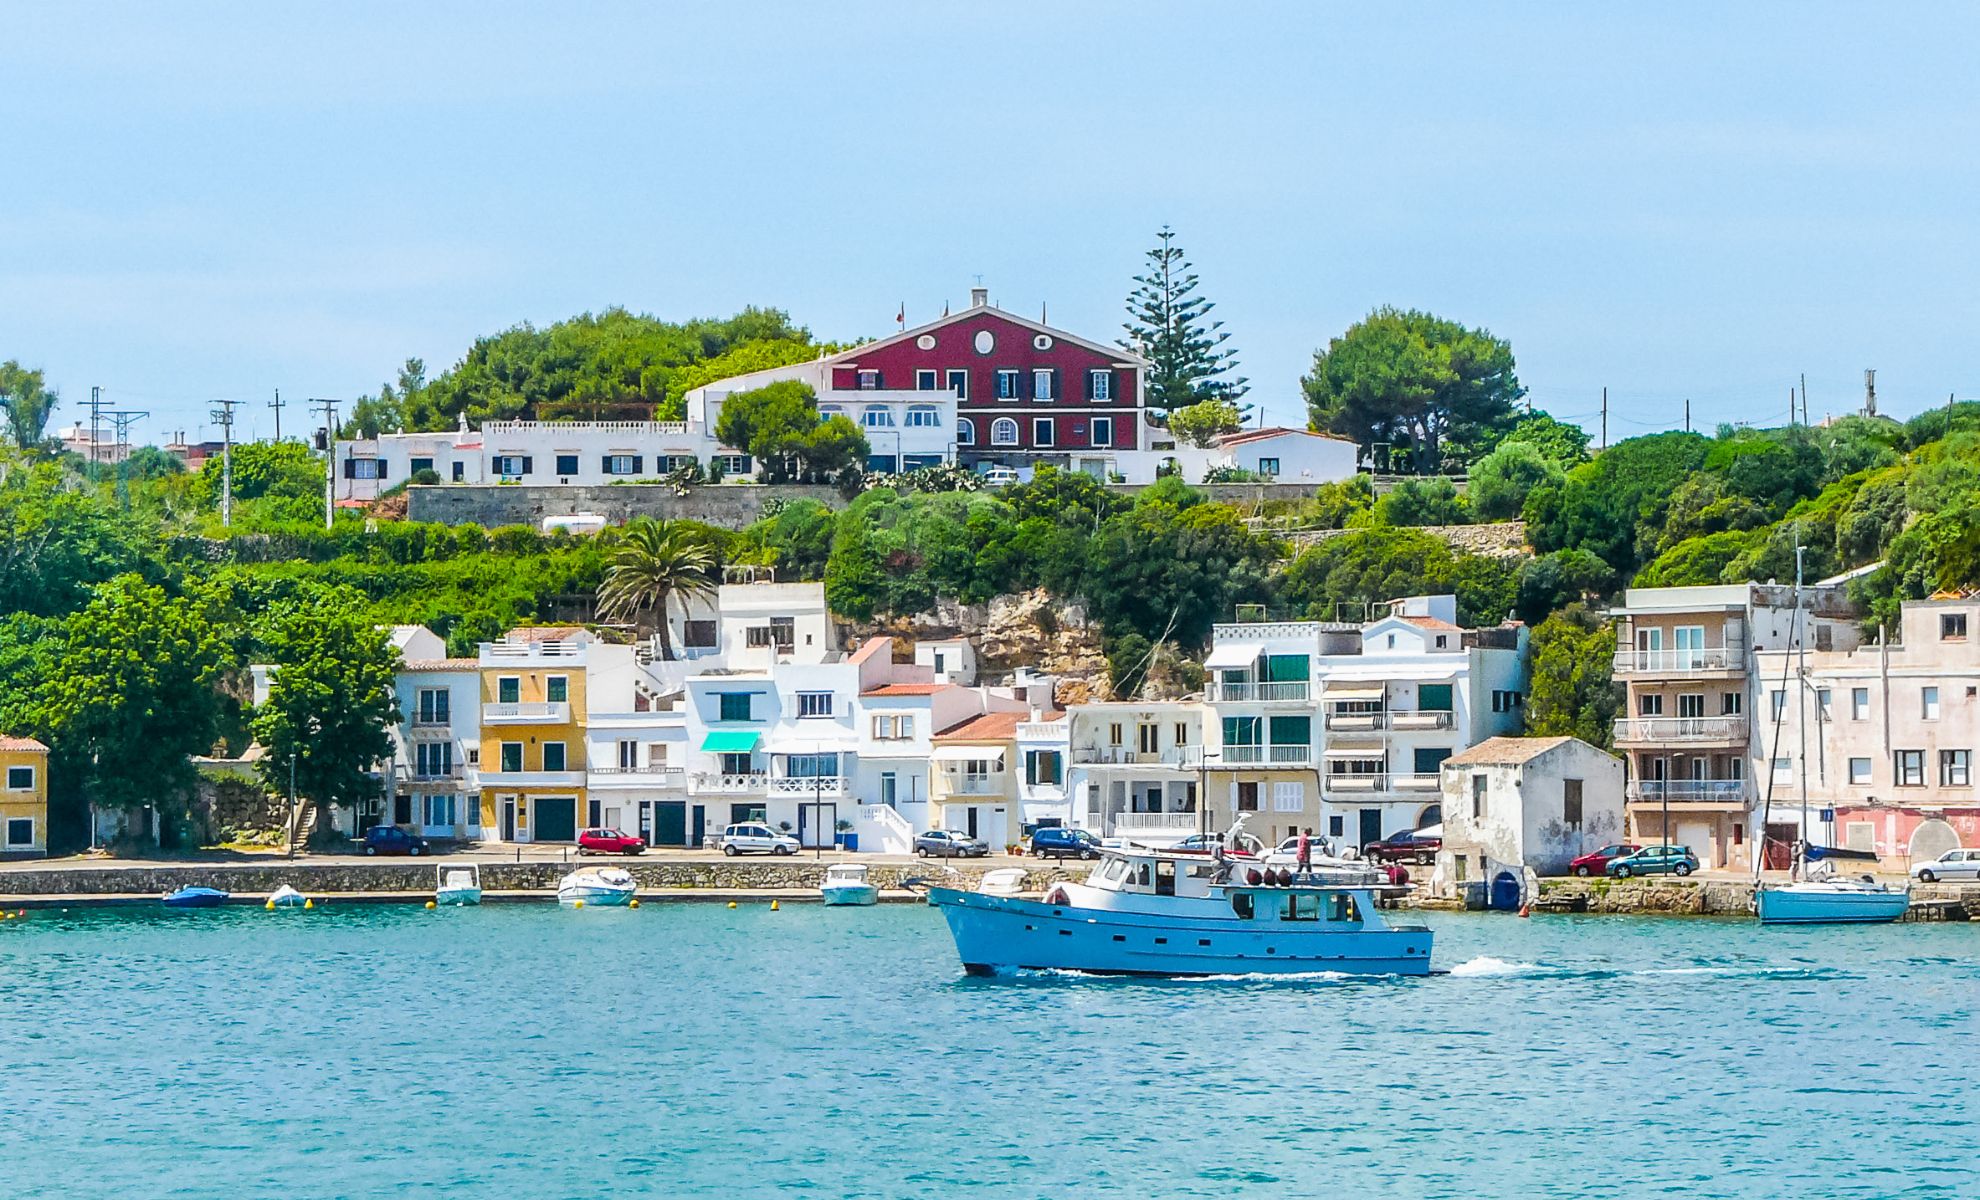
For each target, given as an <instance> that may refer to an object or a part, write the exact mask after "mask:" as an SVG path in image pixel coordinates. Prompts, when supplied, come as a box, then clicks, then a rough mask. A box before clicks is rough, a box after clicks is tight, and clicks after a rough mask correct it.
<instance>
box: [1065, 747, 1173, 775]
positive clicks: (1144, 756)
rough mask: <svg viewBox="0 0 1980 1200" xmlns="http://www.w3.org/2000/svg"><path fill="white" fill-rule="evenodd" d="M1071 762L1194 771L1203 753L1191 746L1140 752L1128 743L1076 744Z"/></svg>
mask: <svg viewBox="0 0 1980 1200" xmlns="http://www.w3.org/2000/svg"><path fill="white" fill-rule="evenodd" d="M1072 760H1073V762H1074V764H1075V765H1078V766H1086V767H1163V768H1167V769H1169V770H1172V771H1194V770H1196V769H1197V768H1198V767H1199V766H1201V765H1203V752H1202V750H1201V749H1199V748H1198V747H1195V746H1171V747H1170V748H1169V749H1167V750H1154V751H1146V752H1144V751H1140V750H1136V749H1135V748H1134V747H1132V746H1079V747H1075V748H1074V749H1073V752H1072Z"/></svg>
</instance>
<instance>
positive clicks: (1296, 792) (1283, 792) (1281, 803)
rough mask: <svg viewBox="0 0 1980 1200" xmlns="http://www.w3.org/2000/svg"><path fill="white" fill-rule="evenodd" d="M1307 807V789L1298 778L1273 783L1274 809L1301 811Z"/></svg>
mask: <svg viewBox="0 0 1980 1200" xmlns="http://www.w3.org/2000/svg"><path fill="white" fill-rule="evenodd" d="M1305 808H1306V789H1305V788H1304V787H1302V786H1301V785H1300V783H1299V782H1298V781H1297V780H1293V781H1291V782H1279V783H1274V784H1273V785H1272V811H1273V812H1282V813H1296V812H1301V811H1303V810H1304V809H1305Z"/></svg>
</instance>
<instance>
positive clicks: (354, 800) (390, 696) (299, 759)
mask: <svg viewBox="0 0 1980 1200" xmlns="http://www.w3.org/2000/svg"><path fill="white" fill-rule="evenodd" d="M388 637H389V635H388V633H387V631H386V630H385V629H384V628H383V627H381V626H380V625H378V624H377V623H376V622H375V621H373V620H372V619H371V618H370V617H369V616H368V615H367V614H366V613H365V611H364V609H363V607H362V606H361V605H359V604H358V603H356V602H355V597H353V596H350V595H348V594H342V593H339V592H336V591H333V590H331V589H320V590H319V593H318V595H317V596H316V597H315V598H314V600H313V601H312V602H310V603H302V604H291V605H288V606H285V607H284V608H282V609H280V610H278V611H277V612H276V613H274V614H273V615H272V616H271V617H270V618H269V619H267V620H266V621H265V622H264V623H263V625H262V628H261V630H260V638H261V642H262V645H263V646H264V648H265V649H266V650H267V651H268V654H269V656H270V657H271V658H272V659H273V661H274V664H275V671H274V673H273V675H272V676H271V677H270V679H269V682H268V700H267V702H266V703H264V704H262V705H261V707H259V708H257V709H256V710H255V712H254V717H253V720H252V722H251V728H252V729H253V731H254V737H255V740H256V741H258V742H260V743H261V744H262V745H263V746H264V747H266V748H267V750H268V753H267V754H266V755H264V756H263V757H262V760H261V778H262V782H263V783H264V784H265V785H267V787H268V788H269V790H271V791H277V792H287V791H288V789H289V786H290V780H291V779H293V780H294V783H295V794H296V796H297V797H298V799H300V800H308V801H310V802H312V803H314V804H316V805H317V810H318V813H319V814H320V816H319V819H318V821H317V830H318V833H319V836H324V837H327V836H328V834H329V831H330V828H331V822H330V820H329V819H328V818H329V817H330V816H331V810H332V809H333V808H335V807H337V806H348V807H353V808H354V807H356V806H357V805H358V804H359V803H360V802H362V801H365V800H369V799H371V798H372V797H374V796H376V795H378V790H379V783H378V778H377V776H376V775H375V774H374V772H375V771H376V770H377V767H378V764H379V763H380V762H382V761H384V760H386V759H389V758H391V757H392V736H391V727H392V726H393V725H394V724H395V723H396V722H397V721H398V719H399V701H398V696H397V693H396V690H395V682H396V678H397V675H398V669H399V656H398V652H397V651H395V650H394V649H393V648H392V645H391V642H390V641H389V640H388Z"/></svg>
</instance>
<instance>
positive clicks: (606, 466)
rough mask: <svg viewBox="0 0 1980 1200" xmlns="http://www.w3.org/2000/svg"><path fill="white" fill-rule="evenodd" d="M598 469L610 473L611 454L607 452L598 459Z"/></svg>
mask: <svg viewBox="0 0 1980 1200" xmlns="http://www.w3.org/2000/svg"><path fill="white" fill-rule="evenodd" d="M598 469H599V470H601V471H603V472H605V473H606V474H607V475H610V474H611V473H612V456H611V455H609V454H606V455H602V456H601V457H600V458H599V460H598Z"/></svg>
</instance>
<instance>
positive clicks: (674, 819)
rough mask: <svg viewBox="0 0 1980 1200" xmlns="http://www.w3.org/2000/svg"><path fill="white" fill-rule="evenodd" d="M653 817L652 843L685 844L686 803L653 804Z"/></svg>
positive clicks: (663, 844) (664, 844)
mask: <svg viewBox="0 0 1980 1200" xmlns="http://www.w3.org/2000/svg"><path fill="white" fill-rule="evenodd" d="M653 818H654V819H653V843H652V844H653V845H655V846H682V845H686V844H687V805H685V804H655V805H654V806H653Z"/></svg>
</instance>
